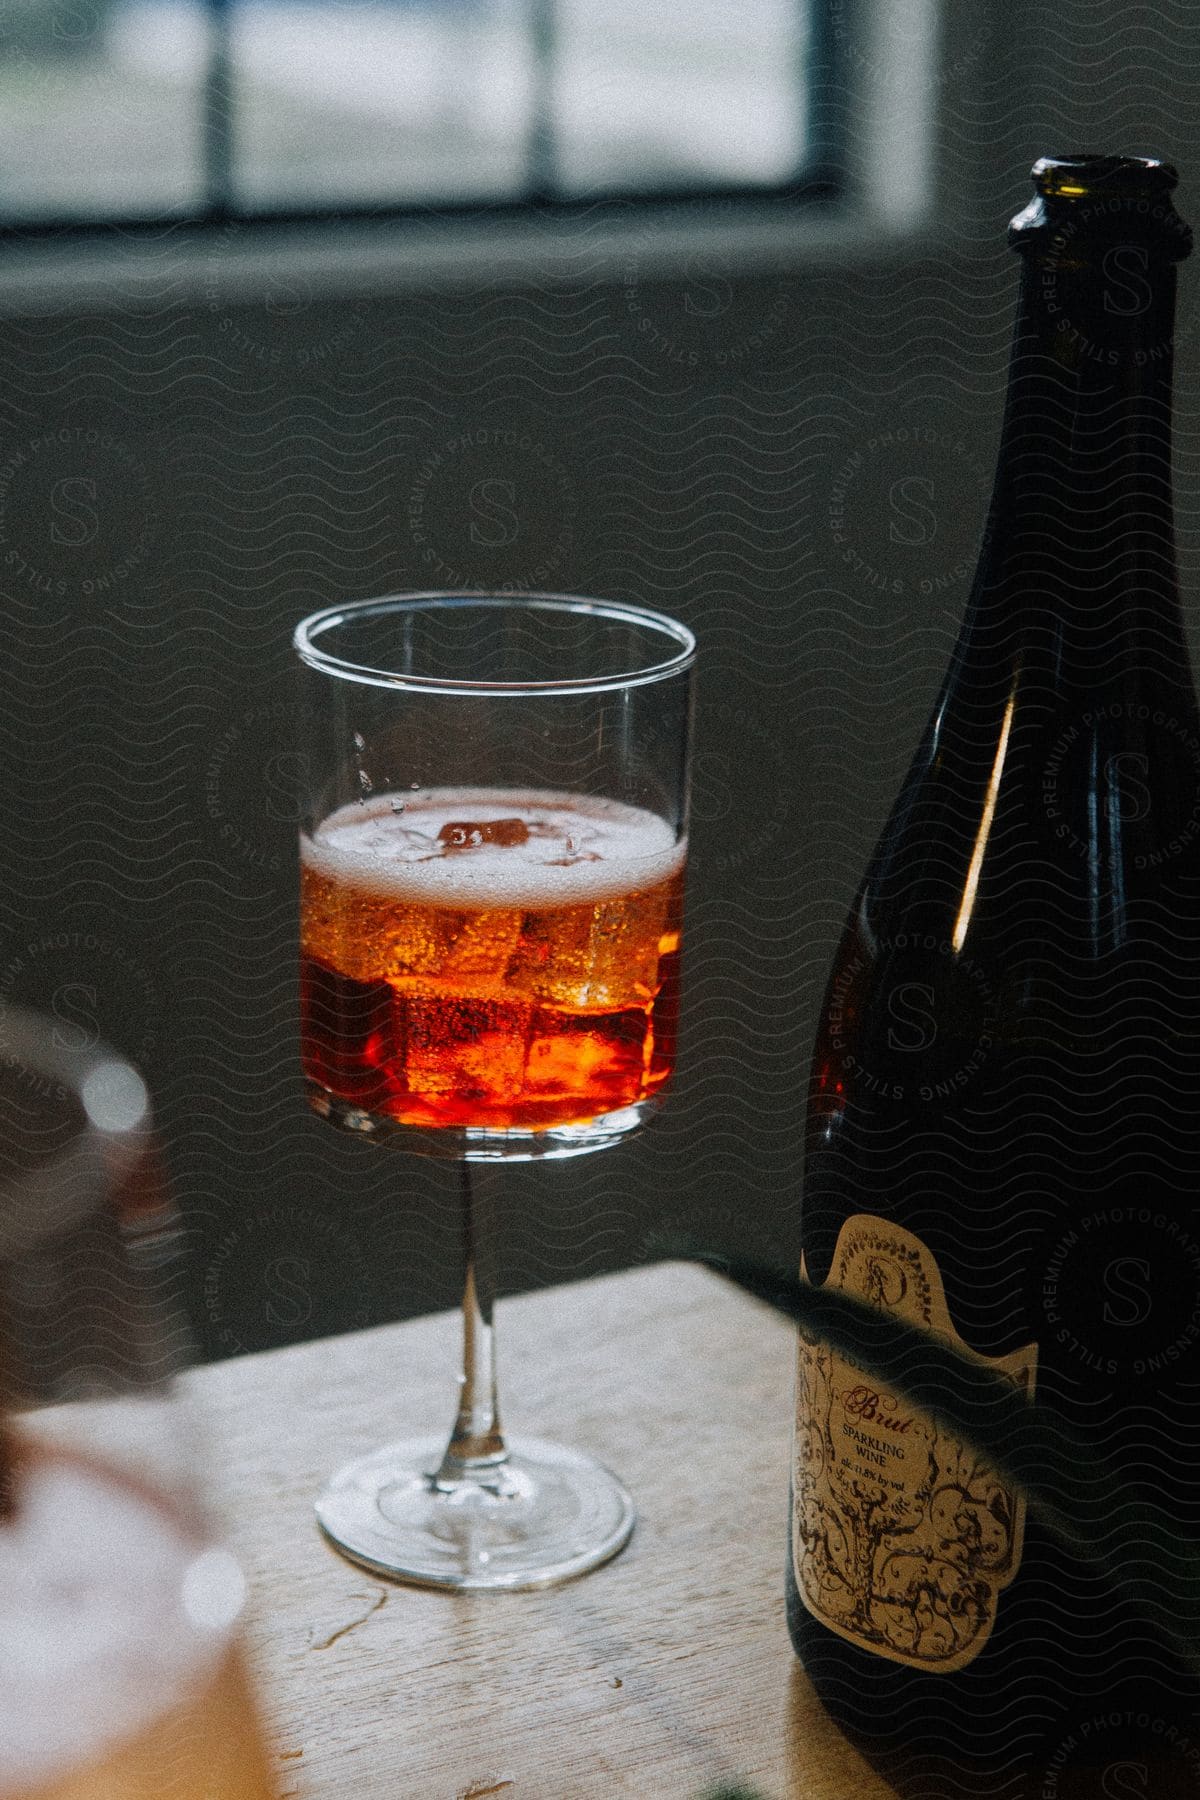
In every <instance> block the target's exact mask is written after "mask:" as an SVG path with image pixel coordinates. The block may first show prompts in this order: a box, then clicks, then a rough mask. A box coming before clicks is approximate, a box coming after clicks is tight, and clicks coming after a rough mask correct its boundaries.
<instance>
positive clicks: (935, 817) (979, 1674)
mask: <svg viewBox="0 0 1200 1800" xmlns="http://www.w3.org/2000/svg"><path fill="white" fill-rule="evenodd" d="M1175 183H1176V176H1175V172H1174V170H1173V169H1171V168H1169V167H1168V166H1167V165H1166V164H1164V163H1161V162H1157V161H1153V160H1149V159H1141V158H1132V157H1094V156H1070V157H1067V156H1063V157H1046V158H1043V159H1042V160H1041V161H1040V162H1038V163H1037V165H1036V166H1035V169H1034V185H1035V188H1036V196H1035V198H1034V200H1033V202H1032V203H1031V204H1030V205H1029V206H1028V207H1027V208H1026V209H1025V210H1024V211H1023V212H1022V213H1020V214H1019V216H1018V217H1017V218H1016V219H1015V220H1014V221H1013V224H1012V227H1011V229H1010V241H1011V244H1012V247H1013V248H1014V249H1015V250H1016V251H1017V253H1018V254H1019V256H1020V257H1021V259H1022V263H1023V269H1022V278H1021V290H1020V300H1019V304H1018V312H1017V324H1016V333H1015V339H1014V345H1013V353H1012V362H1011V368H1010V376H1009V389H1008V398H1007V404H1006V411H1005V417H1004V426H1003V435H1002V440H1001V447H1000V454H999V463H998V468H997V473H996V480H995V488H994V493H993V497H992V504H991V509H990V513H989V518H988V527H987V534H986V538H985V542H984V548H983V552H982V555H981V558H980V562H979V567H978V570H977V572H976V575H975V580H974V585H973V588H972V591H971V595H970V599H969V601H968V605H967V609H966V614H965V618H964V623H963V627H962V632H961V635H960V637H959V640H958V643H957V646H956V648H955V651H954V655H953V658H952V661H951V666H950V669H949V672H948V674H947V676H946V679H945V682H944V684H943V687H942V690H941V693H940V695H939V697H938V700H937V704H936V706H935V708H934V712H933V716H932V718H931V720H930V722H929V725H928V727H927V729H926V731H925V734H924V736H923V738H922V740H921V743H920V746H919V748H918V750H917V753H916V756H915V758H914V760H913V764H912V767H911V769H910V771H909V774H908V777H907V779H906V780H905V783H904V786H903V788H902V791H901V793H900V796H899V799H898V800H897V802H896V805H895V807H894V809H893V811H892V815H891V817H890V819H889V821H888V823H887V826H886V828H885V829H884V832H883V835H882V837H881V839H880V841H879V844H878V846H877V848H876V850H875V853H874V855H873V857H872V859H871V862H870V866H869V867H868V870H867V873H866V875H865V877H864V880H863V882H862V885H861V887H860V889H859V891H858V894H857V896H856V898H855V900H854V904H853V906H852V908H851V913H850V919H849V922H848V924H847V927H846V930H845V934H844V936H843V939H842V943H841V946H840V948H839V950H838V953H837V957H836V959H835V962H834V966H833V971H832V975H831V978H830V984H829V988H828V991H827V994H826V998H825V1002H824V1007H823V1011H822V1015H821V1019H820V1024H819V1027H818V1032H817V1040H816V1047H815V1053H814V1061H813V1069H812V1076H811V1084H810V1093H809V1103H808V1116H807V1128H806V1163H805V1181H804V1198H803V1209H802V1240H803V1250H804V1258H805V1266H806V1269H807V1272H808V1275H809V1277H810V1279H812V1280H813V1281H816V1282H826V1281H833V1282H835V1283H836V1284H838V1285H840V1286H843V1287H845V1288H846V1289H847V1290H849V1291H852V1292H854V1293H856V1294H858V1295H860V1296H862V1297H865V1298H868V1299H871V1300H873V1301H874V1303H875V1304H877V1305H879V1306H881V1307H885V1308H889V1309H892V1310H894V1311H895V1312H896V1313H897V1314H898V1315H900V1316H902V1317H905V1318H907V1319H909V1320H911V1321H912V1322H914V1323H918V1324H924V1325H926V1326H928V1327H929V1328H931V1329H934V1330H937V1331H941V1332H944V1333H946V1334H949V1335H952V1336H953V1337H954V1338H955V1339H957V1340H958V1341H959V1342H961V1343H963V1344H965V1345H966V1346H968V1347H969V1348H970V1349H971V1350H972V1351H974V1352H976V1353H977V1354H979V1355H982V1356H984V1357H987V1358H989V1359H990V1360H992V1361H993V1362H994V1363H995V1364H996V1365H997V1366H998V1367H1000V1368H1002V1369H1003V1370H1005V1371H1006V1372H1007V1374H1008V1375H1009V1376H1010V1377H1011V1378H1012V1379H1013V1380H1014V1381H1016V1382H1018V1383H1022V1384H1024V1385H1025V1386H1026V1387H1030V1386H1032V1387H1034V1388H1036V1392H1037V1394H1038V1396H1039V1398H1040V1399H1041V1400H1042V1401H1043V1402H1044V1403H1046V1404H1047V1405H1049V1406H1050V1407H1052V1408H1054V1409H1056V1410H1057V1411H1058V1412H1059V1413H1060V1415H1061V1416H1062V1417H1063V1419H1064V1420H1066V1421H1069V1422H1070V1424H1071V1426H1072V1427H1073V1428H1075V1429H1076V1430H1080V1431H1082V1432H1083V1433H1084V1434H1085V1435H1087V1436H1088V1437H1089V1438H1090V1440H1091V1441H1092V1442H1093V1443H1094V1445H1095V1446H1096V1448H1097V1450H1099V1451H1100V1452H1102V1453H1103V1454H1104V1455H1105V1456H1107V1457H1108V1458H1109V1460H1110V1461H1111V1462H1112V1463H1114V1464H1116V1465H1118V1466H1119V1467H1120V1469H1121V1470H1122V1472H1123V1474H1124V1475H1125V1476H1126V1477H1127V1478H1128V1479H1129V1480H1131V1481H1132V1482H1134V1484H1135V1485H1136V1484H1142V1487H1143V1488H1144V1491H1145V1492H1146V1493H1147V1494H1151V1493H1152V1494H1153V1495H1154V1496H1155V1497H1156V1499H1157V1500H1158V1501H1159V1502H1160V1503H1162V1504H1163V1505H1164V1506H1165V1507H1166V1508H1167V1509H1168V1510H1169V1511H1170V1512H1171V1514H1172V1516H1173V1517H1174V1519H1175V1520H1177V1521H1178V1523H1179V1524H1180V1526H1181V1527H1182V1528H1183V1529H1184V1530H1185V1531H1187V1532H1190V1533H1191V1534H1193V1535H1194V1536H1197V1537H1200V1216H1198V1210H1200V716H1198V712H1197V704H1196V696H1195V692H1194V688H1193V683H1192V677H1191V672H1190V668H1189V662H1188V654H1187V649H1186V646H1185V641H1184V631H1183V623H1182V617H1181V612H1180V605H1179V595H1178V586H1177V579H1176V564H1175V551H1174V534H1173V521H1172V493H1171V382H1172V352H1173V332H1174V315H1175V282H1176V264H1177V263H1178V262H1179V260H1180V259H1181V258H1183V257H1185V256H1186V255H1187V254H1188V251H1189V249H1190V245H1191V234H1190V231H1189V230H1188V227H1187V226H1186V225H1184V223H1183V222H1182V221H1181V220H1180V218H1179V216H1178V215H1177V213H1176V212H1175V210H1174V207H1173V204H1172V201H1171V191H1172V189H1173V188H1174V186H1175ZM1060 1500H1061V1503H1062V1504H1063V1505H1064V1506H1066V1507H1068V1508H1069V1506H1070V1504H1071V1494H1070V1492H1069V1488H1068V1489H1067V1490H1066V1491H1064V1492H1063V1493H1062V1494H1061V1495H1060ZM788 1611H789V1620H790V1624H791V1630H792V1635H793V1638H794V1641H795V1645H796V1648H797V1650H798V1652H799V1654H800V1656H801V1658H802V1659H803V1662H804V1666H805V1668H806V1670H807V1672H808V1674H809V1676H810V1677H811V1679H812V1681H813V1683H814V1684H815V1686H816V1688H817V1691H818V1693H819V1694H820V1696H821V1698H822V1699H823V1701H824V1702H825V1704H826V1706H827V1707H828V1708H829V1710H830V1711H831V1712H832V1713H833V1715H834V1716H835V1717H836V1718H837V1719H838V1720H839V1721H840V1722H841V1723H843V1724H844V1725H845V1726H846V1727H847V1729H849V1730H850V1731H851V1732H852V1733H853V1735H854V1736H855V1738H856V1739H857V1740H858V1741H859V1742H860V1743H861V1744H862V1745H863V1746H864V1747H865V1748H866V1749H867V1750H868V1752H869V1753H870V1754H872V1755H873V1756H874V1757H875V1758H877V1759H878V1761H879V1763H880V1765H881V1767H883V1768H884V1770H885V1772H888V1773H890V1774H891V1776H892V1777H893V1779H895V1780H896V1781H897V1784H898V1785H899V1786H900V1787H901V1788H902V1790H903V1791H906V1792H911V1793H913V1794H919V1795H921V1796H925V1795H928V1796H931V1797H932V1796H934V1795H937V1796H951V1795H954V1794H958V1793H964V1794H965V1793H971V1794H974V1793H987V1794H995V1795H996V1796H998V1797H999V1796H1001V1795H1002V1796H1004V1797H1005V1800H1074V1797H1076V1796H1080V1797H1082V1796H1089V1797H1090V1796H1095V1797H1096V1800H1103V1797H1105V1796H1129V1797H1136V1796H1140V1795H1145V1796H1153V1797H1154V1800H1177V1797H1178V1796H1184V1795H1187V1796H1193V1795H1200V1709H1198V1707H1197V1694H1196V1692H1195V1689H1194V1687H1193V1685H1192V1682H1191V1680H1190V1678H1189V1677H1188V1676H1187V1675H1186V1674H1185V1672H1184V1671H1183V1670H1182V1669H1181V1668H1180V1667H1179V1666H1177V1665H1176V1663H1175V1661H1174V1660H1173V1658H1172V1656H1171V1654H1170V1653H1169V1652H1168V1651H1167V1650H1166V1649H1164V1648H1163V1646H1162V1645H1161V1644H1160V1643H1159V1641H1158V1640H1156V1638H1155V1637H1154V1635H1153V1633H1152V1631H1151V1630H1150V1629H1149V1628H1148V1627H1147V1626H1146V1625H1145V1624H1144V1623H1143V1622H1142V1621H1141V1620H1140V1619H1139V1618H1138V1617H1137V1616H1136V1615H1134V1614H1131V1613H1130V1611H1129V1610H1128V1609H1127V1608H1126V1607H1125V1606H1123V1605H1121V1604H1118V1603H1117V1602H1116V1601H1115V1600H1114V1599H1113V1597H1112V1595H1111V1593H1110V1592H1108V1591H1107V1590H1106V1589H1105V1587H1104V1585H1103V1583H1101V1582H1100V1581H1098V1580H1097V1579H1096V1577H1095V1576H1094V1575H1093V1574H1092V1573H1090V1572H1089V1571H1088V1570H1087V1569H1085V1568H1083V1567H1081V1566H1077V1565H1075V1564H1073V1563H1072V1562H1071V1560H1070V1559H1069V1558H1068V1557H1067V1556H1066V1555H1065V1554H1064V1552H1063V1551H1062V1550H1061V1549H1060V1548H1059V1547H1058V1545H1057V1544H1056V1543H1055V1542H1054V1541H1052V1540H1051V1539H1050V1538H1048V1537H1047V1535H1046V1534H1045V1532H1044V1530H1043V1529H1042V1528H1041V1526H1040V1524H1039V1522H1038V1519H1037V1518H1036V1516H1034V1515H1033V1514H1029V1515H1028V1516H1026V1508H1025V1506H1024V1503H1023V1500H1022V1498H1021V1496H1020V1495H1019V1494H1016V1493H1014V1492H1012V1491H1011V1490H1010V1489H1008V1488H1007V1487H1006V1486H1005V1484H1004V1483H1003V1482H1001V1481H1000V1480H999V1479H998V1478H997V1477H996V1476H995V1475H994V1474H993V1473H992V1472H991V1471H990V1470H988V1469H987V1468H986V1467H981V1466H979V1465H978V1464H977V1463H976V1461H975V1459H974V1458H972V1457H971V1456H970V1455H968V1454H967V1453H966V1452H965V1450H964V1449H963V1447H962V1446H961V1445H959V1444H956V1443H955V1442H954V1441H953V1439H951V1438H949V1437H948V1436H947V1435H946V1434H945V1433H939V1431H938V1430H937V1428H936V1427H935V1426H934V1425H933V1424H932V1422H931V1421H929V1420H928V1419H925V1418H922V1417H920V1416H914V1415H912V1414H911V1411H910V1410H909V1409H906V1408H905V1407H904V1406H903V1405H902V1404H901V1403H899V1402H898V1400H897V1399H896V1397H895V1396H893V1395H890V1394H888V1393H887V1392H886V1390H880V1389H879V1388H878V1385H877V1384H875V1383H873V1382H872V1381H870V1380H869V1379H868V1378H866V1377H865V1376H864V1375H863V1373H862V1372H861V1371H859V1370H856V1369H854V1368H853V1367H852V1366H850V1365H849V1364H848V1363H847V1362H845V1360H844V1359H839V1358H838V1357H836V1356H835V1355H832V1354H831V1353H829V1352H827V1351H825V1350H822V1349H821V1348H820V1347H819V1346H816V1345H814V1344H806V1343H804V1342H803V1341H802V1342H801V1346H800V1378H799V1381H798V1388H797V1458H796V1466H795V1470H794V1490H793V1518H792V1546H791V1553H790V1555H789V1558H788Z"/></svg>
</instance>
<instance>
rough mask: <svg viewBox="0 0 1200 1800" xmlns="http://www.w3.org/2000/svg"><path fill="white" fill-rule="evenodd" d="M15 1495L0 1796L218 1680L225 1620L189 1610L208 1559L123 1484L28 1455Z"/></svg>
mask: <svg viewBox="0 0 1200 1800" xmlns="http://www.w3.org/2000/svg"><path fill="white" fill-rule="evenodd" d="M18 1496H19V1499H18V1509H17V1513H16V1516H15V1517H14V1518H13V1519H12V1520H10V1521H6V1522H5V1523H4V1524H3V1525H2V1526H0V1795H3V1794H8V1793H11V1792H13V1791H14V1790H15V1791H18V1792H19V1791H23V1790H26V1789H28V1788H30V1787H33V1786H40V1785H41V1784H43V1783H49V1782H50V1781H52V1780H55V1779H57V1778H59V1777H60V1776H61V1775H63V1774H64V1773H66V1772H68V1771H69V1770H70V1769H71V1768H73V1767H74V1766H75V1765H77V1764H80V1763H83V1762H85V1761H86V1762H91V1761H94V1760H99V1758H100V1757H101V1756H104V1755H107V1754H110V1753H111V1752H113V1751H115V1750H116V1749H118V1748H119V1747H120V1745H121V1744H122V1743H124V1742H127V1741H129V1740H130V1739H134V1738H136V1737H137V1736H138V1735H139V1733H141V1732H143V1731H145V1730H147V1729H149V1728H150V1727H151V1726H152V1725H153V1723H154V1721H155V1720H156V1719H158V1718H161V1717H162V1716H163V1714H165V1713H167V1712H168V1711H169V1710H170V1709H171V1708H172V1707H173V1706H176V1705H178V1704H180V1703H181V1702H182V1701H184V1700H186V1699H187V1698H188V1697H189V1696H190V1695H192V1694H194V1693H195V1692H196V1690H197V1689H198V1688H199V1687H200V1686H201V1685H202V1683H203V1682H204V1681H206V1680H207V1679H209V1678H210V1677H211V1675H212V1674H214V1673H215V1669H216V1665H217V1659H218V1657H219V1656H220V1655H221V1654H222V1653H223V1652H224V1650H225V1649H226V1647H227V1645H228V1642H229V1626H230V1624H231V1623H232V1620H231V1619H230V1618H229V1617H228V1616H223V1617H222V1619H221V1622H220V1625H219V1626H217V1625H214V1624H212V1623H210V1622H209V1621H210V1619H211V1615H212V1611H213V1609H212V1608H210V1609H209V1617H208V1618H206V1617H205V1615H204V1613H203V1611H202V1609H198V1608H197V1607H196V1606H195V1605H194V1604H192V1605H189V1604H188V1594H189V1575H190V1573H191V1572H192V1571H194V1570H195V1568H196V1566H197V1564H198V1563H203V1559H204V1558H205V1557H206V1556H209V1557H211V1556H212V1554H213V1552H212V1551H211V1550H206V1549H205V1548H204V1547H203V1546H202V1545H200V1544H198V1543H197V1541H196V1540H195V1539H193V1538H191V1537H189V1536H188V1535H187V1534H186V1533H185V1532H184V1531H183V1530H182V1529H181V1528H180V1527H179V1526H177V1525H176V1523H175V1521H174V1520H173V1519H172V1517H171V1514H170V1513H169V1512H168V1511H167V1510H166V1509H165V1508H163V1507H159V1506H157V1505H155V1504H154V1503H153V1502H152V1501H151V1500H150V1499H149V1498H147V1497H145V1496H143V1495H141V1494H139V1493H138V1491H137V1489H136V1488H134V1487H133V1486H131V1485H128V1484H126V1483H125V1482H123V1481H121V1480H120V1479H118V1478H116V1477H114V1478H111V1479H110V1478H108V1477H107V1476H106V1475H105V1474H104V1473H103V1472H102V1471H101V1470H100V1469H98V1468H97V1467H95V1466H94V1465H91V1464H89V1463H84V1462H82V1461H81V1462H75V1461H73V1460H69V1459H68V1458H66V1457H58V1456H49V1457H40V1456H39V1457H36V1458H33V1459H31V1460H30V1461H29V1462H28V1463H23V1464H22V1465H21V1469H20V1485H19V1488H18ZM218 1554H220V1553H218ZM206 1585H207V1586H211V1582H206ZM195 1586H196V1581H195V1579H194V1578H193V1579H192V1581H191V1587H192V1588H195Z"/></svg>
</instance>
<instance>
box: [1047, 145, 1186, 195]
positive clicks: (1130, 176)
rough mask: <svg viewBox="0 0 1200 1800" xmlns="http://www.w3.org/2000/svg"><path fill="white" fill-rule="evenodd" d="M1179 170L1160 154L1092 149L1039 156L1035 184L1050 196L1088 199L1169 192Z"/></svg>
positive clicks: (1176, 182)
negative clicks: (1114, 153) (1118, 153)
mask: <svg viewBox="0 0 1200 1800" xmlns="http://www.w3.org/2000/svg"><path fill="white" fill-rule="evenodd" d="M1178 181H1179V172H1178V170H1177V169H1175V168H1174V166H1173V165H1172V164H1171V163H1169V162H1163V161H1162V159H1161V158H1160V157H1157V156H1101V155H1097V154H1095V153H1093V152H1091V151H1082V152H1079V153H1078V154H1074V153H1072V154H1069V155H1061V156H1039V157H1038V160H1037V161H1036V162H1035V163H1034V165H1033V185H1034V187H1035V188H1036V189H1037V191H1038V193H1039V194H1042V195H1044V196H1045V197H1046V198H1047V199H1054V200H1058V199H1062V200H1072V199H1079V200H1086V199H1090V198H1092V197H1094V196H1099V195H1102V194H1104V195H1109V194H1133V195H1136V194H1147V195H1149V194H1169V193H1170V191H1171V189H1172V188H1173V187H1175V186H1176V185H1177V184H1178Z"/></svg>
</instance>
